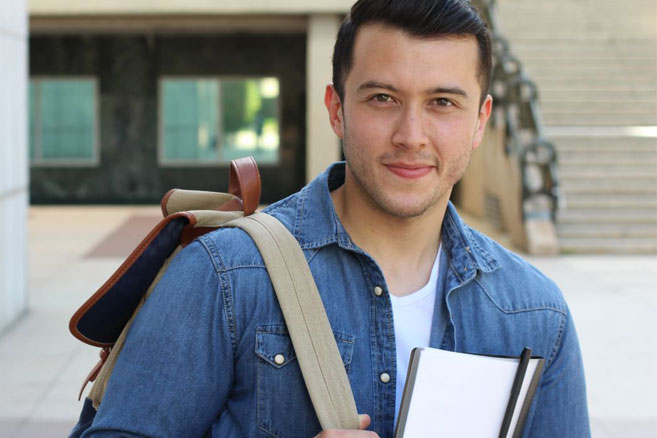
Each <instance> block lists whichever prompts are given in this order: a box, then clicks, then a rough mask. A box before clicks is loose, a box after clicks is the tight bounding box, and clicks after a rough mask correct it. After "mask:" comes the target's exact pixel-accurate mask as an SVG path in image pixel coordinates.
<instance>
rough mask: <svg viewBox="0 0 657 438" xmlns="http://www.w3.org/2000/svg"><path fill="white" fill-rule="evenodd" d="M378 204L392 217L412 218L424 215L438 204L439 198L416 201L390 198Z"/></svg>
mask: <svg viewBox="0 0 657 438" xmlns="http://www.w3.org/2000/svg"><path fill="white" fill-rule="evenodd" d="M404 201H406V202H404ZM377 204H378V207H379V209H380V210H382V211H383V212H385V213H386V214H388V215H390V216H392V217H395V218H398V219H412V218H414V217H418V216H422V215H423V214H424V213H426V212H427V211H429V210H431V208H432V207H434V206H435V205H436V204H437V200H434V199H425V200H418V201H416V202H408V200H392V199H388V200H386V201H384V202H379V203H377Z"/></svg>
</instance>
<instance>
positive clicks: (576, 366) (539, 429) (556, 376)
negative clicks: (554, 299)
mask: <svg viewBox="0 0 657 438" xmlns="http://www.w3.org/2000/svg"><path fill="white" fill-rule="evenodd" d="M554 351H555V352H554V354H553V357H552V358H551V360H550V362H549V363H548V364H547V367H546V369H545V371H544V373H543V377H542V379H541V384H540V387H539V391H538V393H537V400H535V401H534V403H533V407H532V409H533V412H532V413H530V418H528V424H527V426H528V427H526V428H525V431H524V434H523V436H524V437H525V438H553V437H561V438H589V437H590V436H591V430H590V424H589V415H588V409H587V402H586V384H585V380H584V367H583V363H582V355H581V352H580V348H579V342H578V340H577V334H576V332H575V326H574V324H573V320H572V317H571V315H570V312H568V313H567V314H565V315H564V321H563V324H562V327H561V330H560V332H559V333H558V334H557V342H556V345H555V350H554Z"/></svg>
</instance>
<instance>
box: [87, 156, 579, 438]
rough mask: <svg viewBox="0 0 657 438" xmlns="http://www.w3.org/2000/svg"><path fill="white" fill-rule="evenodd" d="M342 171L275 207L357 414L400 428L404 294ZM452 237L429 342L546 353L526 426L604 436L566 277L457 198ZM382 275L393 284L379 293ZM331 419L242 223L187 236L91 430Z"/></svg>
mask: <svg viewBox="0 0 657 438" xmlns="http://www.w3.org/2000/svg"><path fill="white" fill-rule="evenodd" d="M343 181H344V163H337V164H335V165H333V166H332V167H330V168H329V169H328V170H327V171H326V172H324V173H323V174H322V175H320V176H319V177H318V178H317V179H315V180H314V181H313V182H311V183H310V184H309V185H308V186H306V187H304V188H303V189H302V190H301V191H300V192H298V193H296V194H294V195H292V196H290V197H288V198H286V199H284V200H282V201H279V202H278V203H276V204H273V205H271V206H270V207H269V208H268V209H267V212H268V213H270V214H272V215H274V216H275V217H277V218H278V219H279V220H280V221H281V222H283V224H285V225H286V226H287V228H288V229H289V230H290V231H291V232H292V233H293V234H294V236H295V237H296V238H297V239H298V241H299V244H300V245H301V248H302V249H303V252H304V254H305V256H306V259H307V261H308V264H309V266H310V269H311V271H312V273H313V275H314V278H315V281H316V283H317V287H318V289H319V292H320V295H321V298H322V301H323V303H324V306H325V308H326V312H327V314H328V318H329V321H330V323H331V327H332V330H333V334H334V335H335V339H336V341H337V345H338V349H339V351H340V354H341V356H342V361H343V363H344V367H345V369H346V371H347V375H348V377H349V381H350V383H351V387H352V390H353V395H354V398H355V400H356V405H357V408H358V412H359V413H366V414H369V415H370V417H371V418H372V424H371V426H370V428H369V429H370V430H374V431H376V432H377V433H378V434H379V436H381V437H392V436H393V422H394V410H395V385H396V383H397V382H396V381H395V376H396V360H395V334H394V327H393V315H392V309H391V305H390V298H389V295H388V289H387V286H386V283H385V280H384V277H383V273H382V271H381V269H380V268H379V266H378V265H377V263H376V261H375V260H374V259H373V258H372V257H370V256H369V255H368V254H367V253H365V252H364V251H363V250H361V249H360V248H358V247H357V246H356V245H354V243H353V242H352V241H351V239H350V238H349V235H348V234H347V232H346V231H345V229H344V227H343V226H342V224H341V223H340V221H339V219H338V217H337V216H336V213H335V211H334V209H333V203H332V201H331V197H330V190H333V189H335V188H337V187H339V186H340V185H341V184H342V183H343ZM436 226H437V227H439V226H440V224H436ZM442 244H443V250H444V251H445V252H446V253H445V254H446V257H447V260H448V271H447V275H446V279H445V282H444V287H445V291H442V293H439V294H437V296H438V297H442V298H441V299H438V300H437V302H436V304H435V305H436V306H437V307H436V310H438V311H435V312H434V315H439V314H440V310H439V309H440V308H441V307H446V309H447V312H448V315H449V318H448V321H447V324H446V326H445V327H444V328H442V327H441V328H436V330H433V329H432V334H431V340H430V343H431V346H433V347H438V348H442V349H445V350H452V351H458V352H469V353H482V354H494V355H519V354H520V352H521V351H522V349H523V347H526V346H528V347H531V348H532V350H533V352H534V354H536V355H539V356H543V357H545V358H546V365H545V368H544V373H543V375H542V378H541V380H540V384H539V388H538V390H537V393H536V396H535V399H534V402H533V404H532V408H531V409H530V412H529V415H528V418H527V423H526V427H525V433H524V435H523V436H525V437H536V438H538V437H545V438H554V437H560V438H567V437H573V438H575V437H577V438H579V437H588V436H590V432H589V422H588V414H587V405H586V393H585V384H584V373H583V367H582V360H581V355H580V350H579V345H578V341H577V335H576V333H575V329H574V326H573V321H572V319H571V315H570V313H569V311H568V307H567V306H566V303H565V302H564V299H563V297H562V295H561V293H560V291H559V289H558V288H557V286H556V285H555V284H554V283H553V282H552V281H551V280H549V279H548V278H546V277H545V276H544V275H543V274H541V273H540V272H539V271H538V270H536V269H535V268H533V267H532V266H530V265H529V264H528V263H526V262H525V261H523V260H522V259H520V258H519V257H518V256H516V255H514V254H512V253H511V252H509V251H507V250H506V249H504V248H502V247H501V246H500V245H498V244H497V243H495V242H493V241H492V240H490V239H489V238H487V237H485V236H483V235H482V234H480V233H478V232H476V231H474V230H472V229H471V228H469V227H467V226H466V225H465V224H464V223H463V222H462V221H461V219H460V218H459V216H458V214H457V213H456V210H455V208H454V207H453V206H452V205H451V204H450V205H449V206H448V208H447V212H446V215H445V218H444V221H443V224H442ZM376 286H380V287H382V288H383V291H384V293H383V294H381V295H376V294H375V293H374V288H375V287H376ZM441 286H442V285H441ZM434 324H435V321H434ZM281 356H282V359H283V360H281ZM384 373H385V374H387V375H388V376H389V377H390V378H389V380H387V379H385V378H384V379H382V378H381V375H382V374H384ZM474 421H476V419H474ZM319 431H320V425H319V422H318V420H317V417H316V415H315V413H314V411H313V407H312V404H311V402H310V398H309V396H308V393H307V391H306V389H305V385H304V382H303V378H302V376H301V372H300V369H299V366H298V362H297V359H296V356H295V352H294V349H293V348H292V344H291V341H290V337H289V335H288V333H287V328H286V326H285V323H284V320H283V316H282V314H281V310H280V307H279V305H278V302H277V300H276V296H275V293H274V291H273V289H272V286H271V283H270V280H269V277H268V275H267V272H266V270H265V266H264V263H263V261H262V258H261V257H260V254H259V253H258V251H257V249H256V247H255V245H254V244H253V242H252V241H251V239H250V238H249V237H248V236H247V235H246V234H245V233H244V232H243V231H241V230H239V229H219V230H217V231H214V232H212V233H209V234H206V235H205V236H203V237H201V238H199V239H198V240H196V241H195V242H194V243H192V244H191V245H189V246H187V247H186V248H185V249H184V250H183V251H182V252H181V253H180V254H179V255H178V256H177V257H176V258H175V259H174V260H173V262H172V263H171V265H170V267H169V269H168V270H167V272H166V274H165V275H164V277H163V278H162V280H161V281H160V283H159V284H158V286H157V288H156V289H155V291H154V293H153V294H152V296H151V297H150V298H149V299H148V300H147V301H146V303H145V305H144V307H143V308H142V310H141V312H140V313H139V314H138V316H137V317H136V319H135V321H134V324H133V326H132V328H131V330H130V333H129V336H128V338H127V341H126V343H125V345H124V347H123V351H122V352H121V355H120V356H119V359H118V361H117V363H116V367H115V369H114V373H113V375H112V377H111V379H110V381H109V385H108V388H107V392H106V394H105V398H104V400H103V402H102V403H101V406H100V409H99V410H98V413H97V415H96V418H95V420H94V423H93V425H92V426H91V428H89V429H88V430H87V432H86V433H85V434H84V435H83V436H84V437H86V438H90V437H116V436H128V437H135V436H147V437H222V438H225V437H286V438H287V437H304V438H310V437H313V436H314V435H315V434H317V433H318V432H319Z"/></svg>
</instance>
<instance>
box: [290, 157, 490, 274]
mask: <svg viewBox="0 0 657 438" xmlns="http://www.w3.org/2000/svg"><path fill="white" fill-rule="evenodd" d="M344 178H345V163H344V162H338V163H334V164H332V165H331V166H330V167H329V168H328V169H326V170H325V171H324V172H323V173H322V174H320V175H319V176H318V177H317V178H315V179H314V180H313V181H311V182H310V184H308V185H307V186H306V187H304V188H303V189H302V190H301V192H300V193H299V199H298V202H299V205H298V207H299V208H298V210H297V211H298V216H297V218H296V221H295V225H294V231H293V234H294V235H295V237H296V238H297V240H298V241H299V244H300V245H301V247H302V248H303V249H313V248H320V247H323V246H326V245H330V244H336V243H337V244H338V245H339V246H340V247H342V248H344V249H347V250H352V251H357V252H361V253H362V252H363V251H362V250H361V249H360V248H359V247H357V246H356V245H355V244H354V243H353V242H352V241H351V238H350V237H349V235H348V234H347V231H346V230H345V228H344V226H343V225H342V223H341V222H340V219H339V218H338V215H337V214H336V212H335V208H334V207H333V199H332V198H331V194H330V192H331V191H332V190H335V189H337V188H338V187H340V186H341V185H342V184H344ZM442 244H443V250H444V251H446V255H447V257H448V259H449V261H450V265H451V266H452V268H453V269H454V270H455V271H456V272H457V273H458V275H459V277H460V278H461V280H463V281H465V280H466V279H468V278H470V277H472V276H474V275H475V273H476V271H477V270H480V271H482V272H490V271H494V270H496V269H498V268H499V267H500V265H499V263H498V262H497V260H496V259H495V258H494V257H493V256H492V255H491V254H490V253H489V252H488V251H486V250H485V249H484V248H482V247H481V245H479V244H478V243H477V240H476V239H475V238H474V236H473V231H472V230H471V229H470V228H469V227H468V226H467V225H465V223H464V222H463V220H462V219H461V217H460V216H459V215H458V213H457V211H456V208H455V207H454V205H453V204H452V203H451V202H449V203H448V205H447V211H446V212H445V217H444V219H443V228H442Z"/></svg>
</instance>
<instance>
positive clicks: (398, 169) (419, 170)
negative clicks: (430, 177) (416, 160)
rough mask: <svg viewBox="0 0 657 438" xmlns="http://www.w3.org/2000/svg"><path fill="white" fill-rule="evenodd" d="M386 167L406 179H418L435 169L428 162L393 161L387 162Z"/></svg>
mask: <svg viewBox="0 0 657 438" xmlns="http://www.w3.org/2000/svg"><path fill="white" fill-rule="evenodd" d="M385 166H386V168H387V169H388V170H389V171H390V172H392V173H394V174H395V175H397V176H399V177H401V178H406V179H417V178H421V177H423V176H425V175H426V174H428V173H429V172H431V170H432V169H433V166H429V165H426V164H405V163H392V164H386V165H385Z"/></svg>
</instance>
